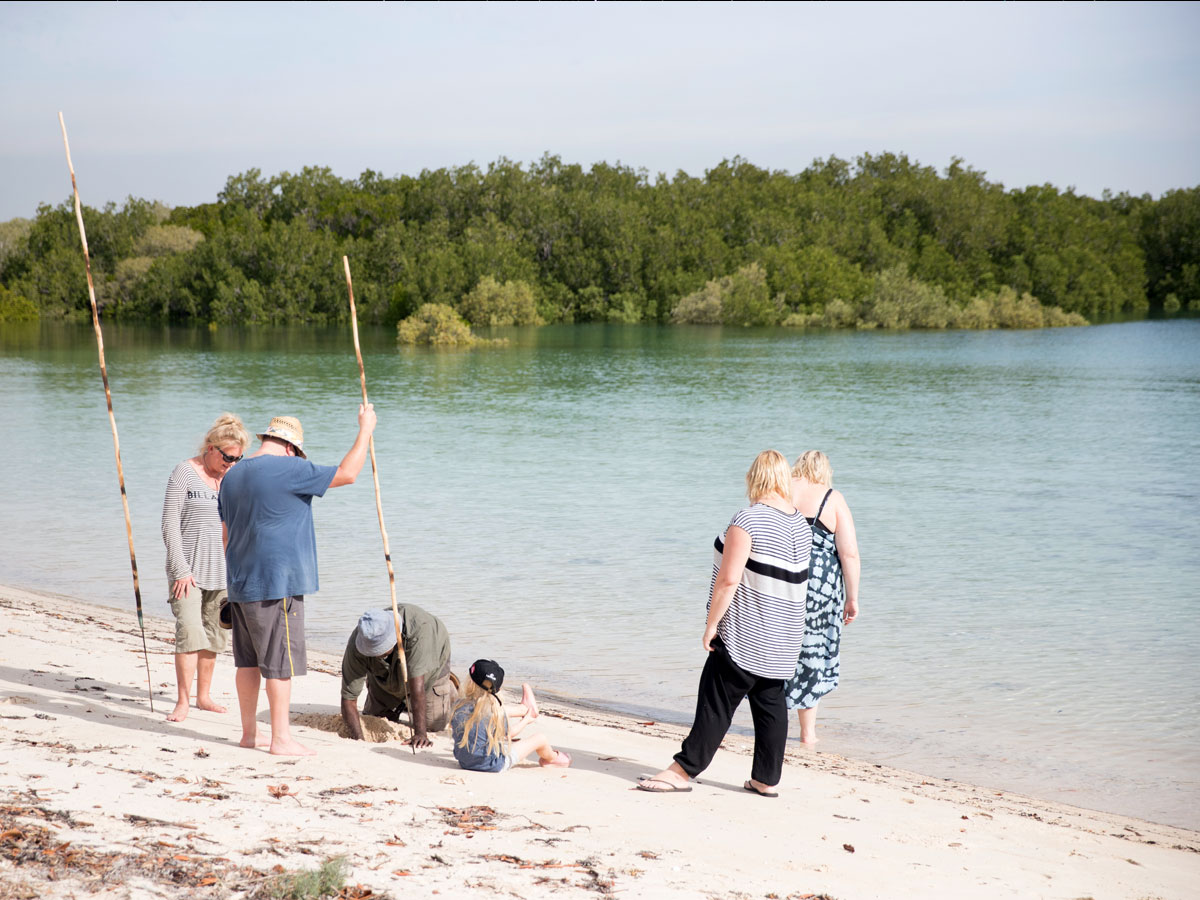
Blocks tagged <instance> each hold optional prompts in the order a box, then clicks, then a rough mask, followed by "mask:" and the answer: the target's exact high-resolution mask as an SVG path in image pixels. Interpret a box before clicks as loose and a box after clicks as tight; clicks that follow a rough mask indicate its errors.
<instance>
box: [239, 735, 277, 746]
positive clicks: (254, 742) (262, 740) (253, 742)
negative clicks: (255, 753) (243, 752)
mask: <svg viewBox="0 0 1200 900" xmlns="http://www.w3.org/2000/svg"><path fill="white" fill-rule="evenodd" d="M238 746H239V747H245V748H246V749H247V750H261V749H263V748H265V747H270V746H271V739H270V738H269V737H264V736H263V735H262V734H261V733H259V732H255V734H254V737H247V736H246V735H244V734H243V735H242V739H241V740H240V741H238Z"/></svg>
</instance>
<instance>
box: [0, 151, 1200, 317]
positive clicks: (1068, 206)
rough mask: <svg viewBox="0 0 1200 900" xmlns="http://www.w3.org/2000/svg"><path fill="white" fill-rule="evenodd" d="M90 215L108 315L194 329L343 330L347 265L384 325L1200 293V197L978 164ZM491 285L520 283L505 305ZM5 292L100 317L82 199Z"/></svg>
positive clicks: (1066, 304) (593, 174)
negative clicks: (1000, 179) (1099, 187)
mask: <svg viewBox="0 0 1200 900" xmlns="http://www.w3.org/2000/svg"><path fill="white" fill-rule="evenodd" d="M83 217H84V221H85V223H86V225H87V232H88V240H89V244H90V248H91V268H92V274H93V280H94V283H95V286H96V295H97V302H98V305H99V306H100V309H101V313H102V315H106V316H111V315H121V316H125V317H129V318H142V319H151V320H164V321H177V322H192V321H195V322H229V323H243V324H257V323H275V322H294V323H306V322H308V323H321V322H337V321H343V320H344V319H345V317H346V315H347V309H346V304H345V291H344V285H343V284H342V278H341V259H340V257H341V256H342V255H347V256H349V257H350V259H351V262H352V265H353V267H354V276H355V278H354V280H355V294H356V299H357V300H358V312H359V318H360V321H362V322H364V323H384V324H396V323H398V322H400V321H401V320H403V319H405V318H407V317H409V316H412V315H413V314H414V313H416V312H417V311H418V310H420V309H421V308H422V307H423V306H425V305H426V304H441V305H445V306H451V307H458V308H459V309H460V310H461V311H462V312H463V313H464V314H466V315H467V316H468V318H469V319H470V320H471V321H472V322H476V323H483V322H489V323H491V322H495V323H499V322H503V321H509V316H508V313H507V312H506V309H507V306H508V305H509V304H510V303H515V304H516V306H514V307H513V312H512V318H511V321H512V322H514V323H518V322H532V321H535V320H536V319H535V317H536V318H540V319H541V320H542V321H558V322H573V321H580V322H586V321H602V322H645V321H659V322H665V321H686V322H717V321H720V322H723V323H725V324H775V323H778V322H779V321H780V320H781V319H782V320H784V321H785V322H787V323H789V324H793V325H795V324H800V325H811V324H820V325H822V326H828V327H887V328H906V327H914V328H940V327H955V322H965V321H968V320H969V321H985V320H986V321H993V320H994V318H995V316H997V315H999V312H997V310H999V309H1000V308H1001V306H1003V307H1004V308H1005V309H1007V308H1008V307H1007V306H1006V305H1005V304H1000V306H995V305H994V304H991V301H988V303H989V304H991V305H988V307H987V309H988V313H987V315H986V316H984V317H983V318H980V317H979V316H977V315H975V314H974V313H973V314H972V315H971V316H968V317H967V319H962V318H956V316H959V315H960V314H965V311H966V310H967V309H968V307H970V306H971V304H972V303H974V301H975V300H976V299H978V298H985V297H994V296H999V295H998V294H997V292H998V291H1001V290H1002V289H1004V288H1006V287H1007V288H1009V289H1011V290H1012V291H1013V292H1014V296H1015V297H1016V301H1013V302H1014V303H1016V302H1017V301H1019V300H1020V299H1021V298H1022V297H1023V296H1024V295H1026V294H1028V295H1030V296H1031V297H1033V298H1036V300H1037V301H1038V302H1039V303H1041V304H1044V305H1046V306H1048V307H1060V308H1061V309H1062V310H1063V311H1064V312H1074V313H1079V314H1082V315H1085V316H1090V317H1093V318H1096V317H1105V316H1110V315H1113V314H1115V313H1120V312H1124V311H1130V310H1138V309H1142V308H1145V307H1146V305H1147V304H1153V305H1154V306H1155V307H1156V308H1158V307H1163V306H1164V305H1165V304H1166V298H1167V297H1168V296H1169V295H1172V294H1173V295H1174V296H1175V297H1176V299H1177V300H1178V302H1179V304H1180V308H1183V307H1185V306H1190V305H1191V304H1192V303H1193V302H1195V301H1200V188H1188V189H1184V190H1179V191H1171V192H1168V193H1167V194H1165V195H1164V196H1163V197H1162V198H1161V199H1160V200H1158V201H1154V200H1152V199H1151V198H1149V197H1142V198H1134V197H1129V196H1127V195H1120V196H1116V197H1113V196H1109V195H1105V196H1104V197H1103V198H1102V199H1094V198H1090V197H1083V196H1077V195H1075V194H1074V192H1073V191H1070V190H1067V191H1060V190H1059V189H1057V188H1055V187H1053V186H1050V185H1044V186H1035V187H1027V188H1022V189H1019V190H1005V189H1004V187H1003V186H1002V185H1000V184H996V183H992V182H989V181H988V180H987V179H986V177H985V175H984V173H982V172H979V171H977V170H974V169H972V168H970V167H969V166H967V165H965V164H964V163H963V162H962V161H961V160H957V159H955V160H952V161H951V164H950V165H949V166H948V167H947V168H946V169H945V170H944V171H940V172H939V171H937V170H935V169H933V168H931V167H928V166H922V165H920V164H919V163H917V162H915V161H913V160H910V159H908V157H906V156H904V155H903V154H894V153H883V154H877V155H869V154H868V155H863V156H861V157H859V158H857V159H856V160H853V161H847V160H842V159H838V158H837V157H830V158H828V159H818V160H816V161H815V162H814V163H813V164H812V165H811V166H809V167H808V168H806V169H804V170H803V171H801V172H799V173H796V174H791V173H788V172H783V171H771V170H767V169H761V168H758V167H756V166H754V165H753V164H751V163H750V162H748V161H746V160H744V159H742V158H740V157H734V158H733V159H730V160H725V161H722V162H721V163H719V164H718V165H716V166H714V167H713V168H712V169H710V170H708V171H707V172H705V173H704V175H703V176H702V177H693V176H690V175H688V174H686V173H683V172H680V173H677V174H676V175H675V176H674V177H667V176H666V175H658V176H657V177H656V178H654V179H651V178H650V177H649V175H648V173H646V172H645V171H643V170H635V169H632V168H629V167H626V166H620V165H609V164H606V163H597V164H595V165H593V166H591V167H590V168H584V167H582V166H579V165H577V164H572V163H565V162H563V160H561V159H560V158H559V157H557V156H552V155H549V154H547V155H545V156H543V157H542V158H541V159H540V160H537V161H535V162H533V163H532V164H529V165H522V164H519V163H514V162H512V161H510V160H507V159H500V160H497V161H496V162H494V163H492V164H490V165H488V166H487V168H486V170H485V169H481V168H479V167H477V166H474V165H467V166H461V167H457V168H443V169H436V170H425V171H422V172H421V173H420V174H419V175H415V176H408V175H405V176H399V177H395V178H389V177H385V176H383V175H380V174H379V173H377V172H373V171H370V170H368V171H366V172H363V173H362V175H360V176H359V177H358V178H356V179H344V178H340V177H338V176H337V175H335V174H334V173H333V172H332V170H330V169H328V168H322V167H306V168H304V169H302V170H301V171H299V172H298V173H289V172H283V173H280V174H279V175H276V176H264V175H263V174H262V172H260V171H259V170H257V169H250V170H248V171H246V172H243V173H241V174H238V175H234V176H232V177H230V178H229V179H228V180H227V182H226V184H225V186H224V188H223V189H222V190H221V192H220V193H219V195H218V197H217V198H216V201H215V202H213V203H207V204H202V205H200V206H196V207H190V208H177V209H173V210H172V209H167V208H166V207H164V206H163V205H162V204H159V203H150V202H147V201H144V200H137V199H134V198H130V199H129V200H127V201H126V202H125V204H124V205H123V206H121V207H117V206H116V205H113V204H110V205H109V206H106V207H105V208H104V209H103V210H96V209H92V208H90V207H85V208H84V209H83ZM147 261H149V262H147ZM731 273H732V274H731ZM489 278H490V279H492V283H494V284H495V285H496V289H495V290H498V291H506V290H507V291H513V292H516V293H514V294H513V295H512V297H507V296H506V297H503V298H502V297H501V295H499V294H494V293H493V294H489V295H488V296H487V298H484V297H483V296H482V295H480V294H479V291H480V290H481V285H484V284H485V283H486V281H485V280H486V279H489ZM0 284H2V285H4V286H5V287H7V288H9V289H10V290H11V291H13V292H14V293H16V294H18V295H19V296H22V297H25V298H28V299H29V300H30V301H31V302H32V303H33V304H34V306H35V307H36V308H37V310H38V311H39V313H40V314H41V315H42V316H45V317H57V316H73V315H78V316H86V315H88V314H89V312H88V310H89V305H88V297H87V285H86V280H85V278H84V268H83V260H82V258H81V246H80V242H79V235H78V232H77V230H76V224H75V216H74V210H73V207H72V205H71V204H70V203H64V204H62V205H60V206H57V207H52V206H43V207H41V208H39V210H38V214H37V216H36V218H35V219H33V220H32V221H28V222H26V221H23V220H14V221H12V222H8V223H0ZM526 292H527V293H526ZM517 294H519V295H520V296H519V298H517ZM1005 296H1006V297H1007V295H1005ZM530 297H532V301H530ZM1006 303H1007V301H1006ZM1018 305H1019V304H1018ZM974 308H975V309H976V312H979V304H975V307H974ZM980 315H982V313H980ZM1006 315H1007V313H1006ZM1017 318H1018V319H1020V318H1021V317H1020V316H1018V317H1017ZM943 323H944V324H943Z"/></svg>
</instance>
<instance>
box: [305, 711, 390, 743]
mask: <svg viewBox="0 0 1200 900" xmlns="http://www.w3.org/2000/svg"><path fill="white" fill-rule="evenodd" d="M359 718H360V719H361V720H362V730H363V740H364V741H370V742H371V743H374V744H382V743H384V742H385V741H404V740H408V737H409V735H411V734H412V731H411V729H410V728H409V727H408V726H407V725H399V724H397V723H395V722H389V721H388V720H387V719H381V718H379V717H378V716H360V717H359ZM292 724H293V725H307V726H308V727H309V728H316V729H318V730H319V731H331V732H333V733H334V734H336V735H337V736H338V737H344V738H349V737H350V731H349V730H348V729H347V728H346V723H345V722H343V721H342V717H341V714H340V713H333V714H330V713H312V712H306V713H292Z"/></svg>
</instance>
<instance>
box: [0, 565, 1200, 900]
mask: <svg viewBox="0 0 1200 900" xmlns="http://www.w3.org/2000/svg"><path fill="white" fill-rule="evenodd" d="M0 622H3V627H2V628H0V739H2V740H0V749H2V752H0V813H2V814H3V816H4V820H3V822H0V898H4V900H7V898H9V897H82V896H89V895H92V894H93V893H100V892H102V893H103V895H104V896H111V897H230V896H235V897H251V896H254V893H255V892H256V891H260V890H262V889H263V887H264V885H266V884H267V883H268V879H269V878H270V877H271V872H272V869H273V867H276V866H281V867H283V869H284V870H286V871H294V870H299V869H312V868H315V867H316V866H317V865H318V864H319V863H320V862H321V861H322V860H324V859H326V858H328V857H332V856H335V855H342V856H345V857H347V859H348V861H349V864H350V873H349V878H348V883H349V884H351V885H359V886H360V888H359V889H358V891H357V893H351V894H348V896H360V897H365V896H368V894H367V893H366V892H367V891H370V892H372V893H371V894H370V896H384V895H390V896H394V897H404V898H414V897H434V896H437V897H439V898H445V897H454V898H457V897H467V898H470V897H481V898H482V897H493V896H512V897H524V898H530V897H533V898H537V897H569V896H594V895H596V894H597V893H599V894H606V893H613V894H619V895H621V896H625V897H638V898H640V897H649V898H657V897H680V898H684V897H687V898H693V897H708V898H731V900H732V898H769V897H778V898H787V897H793V898H800V897H806V896H810V895H816V896H820V895H823V894H824V895H828V896H830V897H835V898H838V900H860V898H895V897H922V898H925V897H937V898H942V897H946V898H972V897H979V898H985V897H986V898H998V897H1012V898H1022V900H1027V898H1043V897H1044V898H1063V900H1076V898H1087V897H1090V898H1094V900H1105V898H1130V900H1135V898H1139V900H1140V898H1162V900H1183V898H1195V897H1197V896H1200V834H1198V833H1196V832H1192V831H1187V830H1183V829H1178V828H1171V827H1167V826H1161V825H1153V824H1150V823H1147V822H1142V821H1138V820H1135V819H1126V818H1122V817H1120V816H1115V815H1109V814H1106V813H1098V812H1090V811H1087V810H1080V809H1075V808H1072V807H1067V806H1062V805H1058V804H1054V803H1049V802H1044V801H1040V800H1034V799H1030V798H1027V797H1021V796H1018V795H1014V794H1008V793H1002V792H998V791H993V790H988V789H983V788H977V787H973V786H971V785H967V784H957V783H953V782H947V781H941V780H938V781H933V780H931V779H926V778H922V777H921V776H919V775H913V774H911V773H907V772H902V771H898V770H893V769H887V768H883V767H880V766H872V765H866V764H862V763H856V762H854V761H853V760H849V759H846V758H843V757H839V756H835V755H831V754H824V753H812V752H806V751H799V752H798V753H797V754H796V755H794V756H792V757H789V761H788V764H787V766H786V768H785V771H784V777H783V782H782V784H781V786H780V790H781V796H780V797H779V798H778V799H774V800H771V799H764V798H760V797H756V796H752V795H750V794H748V793H746V792H745V791H743V790H742V783H743V781H744V780H745V779H746V778H747V777H748V776H749V768H750V760H749V753H748V741H746V740H745V739H740V738H730V739H729V740H728V741H727V742H726V745H725V747H724V748H722V750H721V752H720V753H718V755H717V758H716V760H715V761H714V763H713V765H712V767H711V768H710V769H709V770H708V771H707V772H705V773H704V774H703V775H701V777H700V779H699V782H698V783H697V785H696V787H695V790H694V791H692V792H691V793H690V794H675V795H669V796H655V795H650V794H647V793H644V792H641V791H637V790H634V789H633V786H634V783H635V779H636V778H637V776H638V775H639V774H641V773H652V772H654V771H657V770H658V769H659V768H662V767H663V766H665V765H666V764H667V763H668V762H669V761H670V758H671V756H672V754H673V753H674V752H675V751H676V750H677V749H678V742H679V739H680V737H681V730H680V729H678V728H675V727H670V726H663V725H656V724H639V723H637V722H635V721H632V720H628V719H623V718H621V717H619V716H616V715H609V714H603V713H595V712H593V711H588V710H581V709H578V708H572V707H567V706H564V705H561V704H556V703H554V702H551V701H548V700H547V701H544V702H542V717H541V719H540V720H539V722H538V723H537V724H536V726H535V727H536V728H538V729H540V730H542V731H544V732H545V733H546V734H547V735H549V737H550V739H551V740H552V741H553V742H554V744H555V746H556V747H561V748H562V749H565V750H567V751H568V752H569V753H571V755H572V756H573V757H574V765H573V767H572V768H570V769H566V770H563V769H540V768H538V767H537V766H536V765H533V764H529V763H527V764H524V765H522V766H519V767H518V768H516V769H515V770H513V771H510V772H506V773H502V774H499V775H490V774H479V773H471V772H465V771H463V770H461V769H460V768H459V767H458V765H457V764H456V763H455V761H454V759H453V757H452V756H451V752H450V739H449V737H448V735H446V734H445V733H443V734H439V735H435V736H434V746H433V748H432V750H427V751H422V752H419V753H416V754H413V753H412V751H411V749H410V748H409V747H407V746H406V745H404V744H403V743H401V742H400V741H396V740H392V741H385V742H382V743H369V742H362V743H359V742H354V741H350V740H347V739H344V738H341V737H338V736H337V735H336V734H335V733H333V732H331V731H328V730H318V729H316V728H312V727H307V726H304V725H299V724H296V725H295V726H294V728H293V731H294V733H295V735H296V736H297V737H298V738H299V739H300V740H301V741H303V742H305V743H307V744H308V745H309V746H311V747H313V748H314V749H316V750H317V751H318V755H317V756H316V757H312V758H304V759H281V758H276V757H272V756H270V755H269V754H267V753H265V752H262V751H256V750H244V749H241V748H239V747H238V746H237V739H238V737H239V729H238V721H237V713H236V705H237V704H236V697H235V693H234V686H233V674H234V670H233V667H232V661H231V659H230V657H229V655H228V653H226V654H225V655H223V656H222V657H221V658H220V659H219V660H218V664H217V676H216V682H215V685H214V697H215V698H216V699H217V701H218V702H221V703H224V704H225V705H226V706H228V707H229V712H227V713H225V714H217V713H210V712H202V711H199V710H196V709H194V708H193V710H192V711H191V714H190V715H189V717H188V719H187V720H186V721H185V722H182V723H178V724H176V723H169V722H167V721H166V720H165V715H166V713H167V712H168V711H169V710H170V709H171V707H172V705H173V702H174V669H173V665H172V650H173V626H172V625H171V623H166V622H162V621H157V620H148V621H147V639H148V644H149V648H150V665H151V671H152V675H153V681H154V686H155V711H154V712H151V711H150V708H149V705H148V703H147V692H146V673H145V668H144V663H143V658H142V644H141V637H140V633H139V632H138V629H137V624H136V617H135V615H134V614H133V612H132V611H127V610H111V609H105V608H101V607H95V606H89V605H87V604H85V603H83V602H81V601H79V600H75V599H71V598H65V597H64V598H60V597H50V596H45V595H38V594H32V593H29V592H26V591H21V590H16V589H11V588H0ZM309 659H310V672H309V674H308V675H307V676H306V677H304V678H299V679H296V681H295V686H294V696H293V706H292V708H293V711H294V712H295V713H296V715H295V716H294V719H293V721H294V722H297V723H298V722H300V721H303V719H302V716H304V715H311V716H316V717H324V718H325V721H326V722H328V721H332V720H330V719H329V718H328V717H335V716H337V714H338V686H339V680H338V660H337V659H335V658H327V657H321V656H319V655H317V654H310V657H309ZM512 677H513V680H514V681H518V680H519V678H520V675H519V673H512ZM535 687H536V686H535ZM547 687H550V686H547ZM259 718H260V721H263V722H264V723H265V721H266V698H265V696H264V697H263V698H262V701H261V704H260V716H259ZM309 721H319V719H311V720H309ZM385 724H386V723H385ZM265 727H266V726H265V725H264V729H265ZM481 808H482V809H481ZM47 835H49V836H50V837H47ZM39 841H40V843H39ZM51 845H53V846H58V847H59V849H57V850H54V849H53V846H51ZM62 845H65V846H62ZM48 846H50V850H51V851H52V852H48V851H47V847H48ZM105 853H111V854H116V855H112V856H107V857H105V856H104V854H105ZM97 860H101V861H103V860H107V862H104V865H101V864H100V863H99V862H97ZM122 861H123V862H122ZM122 865H124V866H125V868H124V869H122ZM105 866H107V868H105ZM105 872H107V874H104V873H105ZM52 875H53V877H54V879H55V880H50V879H51V876H52ZM104 879H107V880H104Z"/></svg>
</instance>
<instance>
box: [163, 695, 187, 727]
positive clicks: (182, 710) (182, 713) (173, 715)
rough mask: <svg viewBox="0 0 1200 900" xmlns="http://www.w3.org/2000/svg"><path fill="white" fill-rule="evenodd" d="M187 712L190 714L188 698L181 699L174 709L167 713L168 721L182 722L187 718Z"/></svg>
mask: <svg viewBox="0 0 1200 900" xmlns="http://www.w3.org/2000/svg"><path fill="white" fill-rule="evenodd" d="M187 714H188V702H187V701H186V700H180V701H178V702H177V703H176V704H175V708H174V709H173V710H171V711H170V712H169V713H167V721H168V722H182V721H183V720H184V719H186V718H187Z"/></svg>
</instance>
